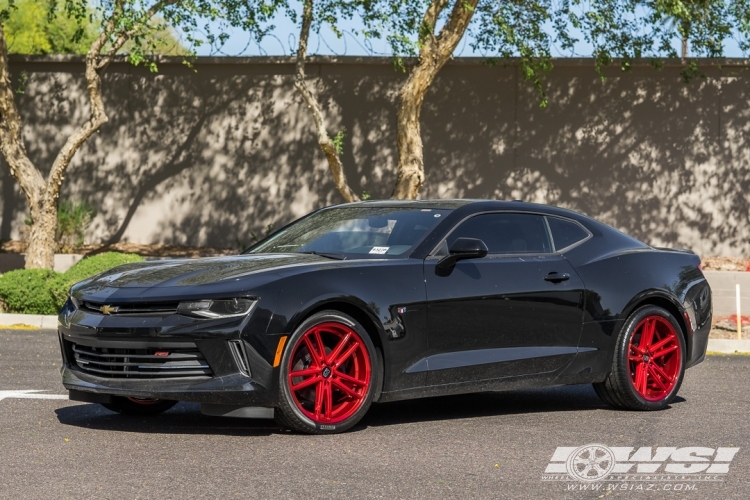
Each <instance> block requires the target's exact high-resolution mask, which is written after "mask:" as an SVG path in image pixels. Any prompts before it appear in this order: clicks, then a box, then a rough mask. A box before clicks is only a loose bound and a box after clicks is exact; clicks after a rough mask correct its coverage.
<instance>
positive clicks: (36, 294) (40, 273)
mask: <svg viewBox="0 0 750 500" xmlns="http://www.w3.org/2000/svg"><path fill="white" fill-rule="evenodd" d="M59 277H60V274H59V273H56V272H55V271H50V270H48V269H18V270H16V271H10V272H7V273H5V274H3V275H2V276H0V300H1V301H2V302H3V303H4V308H6V309H7V312H14V313H22V314H57V311H59V310H60V307H62V304H58V301H57V299H56V298H55V296H54V295H53V294H52V285H55V284H56V282H57V280H58V279H59Z"/></svg>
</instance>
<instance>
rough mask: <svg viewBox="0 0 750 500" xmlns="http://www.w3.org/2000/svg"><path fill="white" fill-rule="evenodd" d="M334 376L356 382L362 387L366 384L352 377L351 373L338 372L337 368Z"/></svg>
mask: <svg viewBox="0 0 750 500" xmlns="http://www.w3.org/2000/svg"><path fill="white" fill-rule="evenodd" d="M335 373H336V376H337V377H338V378H340V379H341V380H346V381H347V382H349V383H350V384H356V385H358V386H361V387H364V386H366V385H367V383H366V382H362V381H361V380H357V379H356V378H354V377H352V376H351V375H347V374H346V373H343V372H340V371H338V370H336V371H335Z"/></svg>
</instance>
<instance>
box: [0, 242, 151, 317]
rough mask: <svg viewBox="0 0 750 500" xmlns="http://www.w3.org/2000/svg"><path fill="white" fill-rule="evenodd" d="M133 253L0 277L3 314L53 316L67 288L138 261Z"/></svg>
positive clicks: (60, 304) (58, 308) (27, 270)
mask: <svg viewBox="0 0 750 500" xmlns="http://www.w3.org/2000/svg"><path fill="white" fill-rule="evenodd" d="M143 260H144V259H143V257H141V256H139V255H135V254H127V253H118V252H107V253H103V254H99V255H94V256H91V257H86V258H84V259H82V260H81V261H80V262H78V263H77V264H76V265H74V266H73V267H71V268H70V269H68V270H67V271H66V272H64V273H57V272H55V271H50V270H47V269H19V270H17V271H10V272H7V273H5V274H3V275H2V276H0V303H2V304H3V309H4V310H5V311H6V312H12V313H22V314H57V312H58V311H59V310H60V308H61V307H62V306H63V304H64V303H65V300H66V299H67V297H68V290H69V289H70V287H71V286H72V285H74V284H76V283H78V282H79V281H83V280H85V279H87V278H90V277H92V276H95V275H97V274H100V273H103V272H104V271H107V270H109V269H111V268H113V267H116V266H120V265H122V264H129V263H131V262H141V261H143Z"/></svg>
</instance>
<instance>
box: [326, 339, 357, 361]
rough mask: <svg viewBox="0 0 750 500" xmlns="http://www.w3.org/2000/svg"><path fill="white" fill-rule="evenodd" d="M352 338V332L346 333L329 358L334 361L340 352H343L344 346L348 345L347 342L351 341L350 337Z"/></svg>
mask: <svg viewBox="0 0 750 500" xmlns="http://www.w3.org/2000/svg"><path fill="white" fill-rule="evenodd" d="M350 338H352V334H351V333H347V334H346V335H344V338H342V339H341V340H340V341H339V343H338V344H336V347H335V348H334V349H333V351H331V353H330V354H329V355H328V359H330V360H331V361H334V360H335V359H336V358H338V357H339V354H341V351H343V350H344V347H345V346H346V344H347V342H349V339H350Z"/></svg>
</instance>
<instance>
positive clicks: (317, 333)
mask: <svg viewBox="0 0 750 500" xmlns="http://www.w3.org/2000/svg"><path fill="white" fill-rule="evenodd" d="M314 335H315V342H316V343H317V344H318V348H319V349H320V353H319V355H320V359H321V360H322V362H323V363H328V362H329V361H328V356H327V355H326V346H325V345H324V344H323V339H321V338H320V330H318V329H315V332H314Z"/></svg>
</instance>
